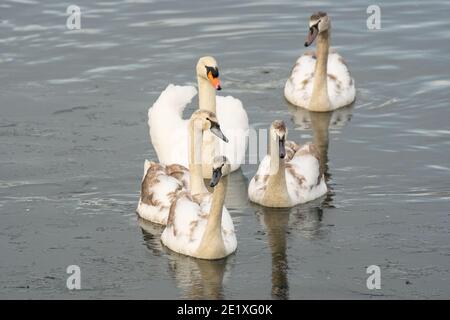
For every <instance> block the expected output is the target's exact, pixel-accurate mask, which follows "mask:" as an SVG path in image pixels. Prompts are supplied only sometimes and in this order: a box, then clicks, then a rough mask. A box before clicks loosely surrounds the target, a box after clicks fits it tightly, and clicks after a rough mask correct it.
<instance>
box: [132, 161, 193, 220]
mask: <svg viewBox="0 0 450 320" xmlns="http://www.w3.org/2000/svg"><path fill="white" fill-rule="evenodd" d="M189 183H190V179H189V171H188V170H187V169H186V168H185V167H183V166H180V165H176V164H175V165H169V166H164V165H160V164H158V163H155V162H150V161H148V160H145V164H144V176H143V178H142V185H141V196H140V198H139V203H138V207H137V209H136V212H137V213H138V215H139V216H140V217H141V218H143V219H145V220H147V221H151V222H154V223H158V224H162V225H165V224H166V223H167V217H168V216H169V208H170V205H171V204H172V202H173V201H175V199H176V196H177V194H178V192H180V191H182V190H188V189H189V188H190V185H189Z"/></svg>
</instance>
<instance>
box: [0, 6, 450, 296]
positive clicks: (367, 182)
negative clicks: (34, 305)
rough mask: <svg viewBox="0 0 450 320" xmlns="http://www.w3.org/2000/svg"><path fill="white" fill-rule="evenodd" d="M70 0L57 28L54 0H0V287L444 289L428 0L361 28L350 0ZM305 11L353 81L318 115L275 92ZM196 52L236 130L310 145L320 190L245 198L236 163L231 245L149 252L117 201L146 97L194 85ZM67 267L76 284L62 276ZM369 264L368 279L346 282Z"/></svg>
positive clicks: (440, 35)
mask: <svg viewBox="0 0 450 320" xmlns="http://www.w3.org/2000/svg"><path fill="white" fill-rule="evenodd" d="M76 2H77V3H76V4H77V5H79V6H80V7H81V10H82V30H79V31H69V30H67V29H66V26H65V24H66V15H65V11H66V8H67V6H68V5H70V4H74V3H68V2H55V1H50V0H47V1H38V0H27V1H24V0H21V1H19V0H7V1H3V2H2V4H0V8H1V10H0V70H1V72H0V111H1V113H0V155H1V156H0V257H1V259H0V298H3V299H5V298H6V299H10V298H18V299H29V298H35V299H36V298H43V299H53V298H63V299H79V298H102V299H107V298H137V299H166V298H168V299H173V298H195V299H197V298H224V299H238V298H241V299H271V298H274V299H278V298H279V299H286V298H289V299H304V298H312V299H318V298H338V299H342V298H343V299H347V298H357V299H371V298H382V299H391V298H392V299H402V298H420V299H422V298H441V299H442V298H447V299H448V298H450V280H449V279H450V274H449V270H450V236H449V226H450V221H449V220H450V219H449V212H450V210H449V209H450V183H449V180H450V152H449V151H450V129H449V119H450V108H449V94H448V92H449V89H450V77H449V74H448V67H447V66H448V65H450V57H449V55H448V52H449V49H450V42H449V38H450V33H449V31H448V30H449V28H450V22H449V20H448V14H447V13H448V12H449V9H450V4H449V3H448V1H443V0H438V1H427V2H423V1H408V2H406V1H401V0H395V1H378V2H377V4H378V5H380V7H381V14H382V16H381V17H382V23H381V30H372V31H371V30H368V29H367V27H366V19H367V17H368V15H367V14H366V8H367V6H368V4H364V3H363V2H361V1H356V0H354V1H346V2H345V3H343V2H342V1H340V2H338V1H306V2H300V1H295V0H283V1H272V0H262V1H256V0H251V1H245V2H243V1H235V0H230V1H220V2H219V1H208V2H207V3H205V2H204V1H199V0H198V1H191V0H190V1H162V0H161V1H156V0H153V1H152V0H140V1H131V0H121V1H119V0H117V1H116V0H108V1H96V2H95V3H93V2H92V1H87V0H77V1H76ZM317 10H325V11H327V12H328V13H329V15H330V16H331V18H332V25H333V29H332V45H333V47H335V48H336V49H337V50H339V52H340V53H341V54H342V55H343V56H344V57H345V59H346V61H347V63H348V64H349V67H350V70H351V72H352V74H353V77H354V78H355V81H356V86H357V100H356V102H355V104H354V105H353V106H351V107H350V108H345V109H342V110H339V111H338V112H335V113H333V114H312V113H309V112H306V111H304V110H301V109H297V108H295V107H292V106H289V105H288V104H287V103H286V101H285V100H284V98H283V94H282V92H283V86H284V82H285V81H286V79H287V77H288V75H289V71H290V69H291V67H292V65H293V63H294V61H295V60H296V59H297V57H298V56H299V55H300V54H302V53H303V52H304V51H305V49H304V48H303V47H302V46H303V42H304V38H305V36H306V31H307V21H308V17H309V15H310V14H311V13H312V12H314V11H317ZM206 54H212V55H214V56H215V57H216V58H217V60H218V61H219V65H220V68H221V78H222V82H223V91H222V92H221V94H223V95H233V96H235V97H238V98H239V99H241V100H242V102H243V104H244V106H245V108H246V110H247V112H248V114H249V118H250V122H251V124H252V125H253V127H254V128H256V129H259V128H268V126H269V125H270V123H271V122H272V121H273V120H274V119H282V120H285V121H286V123H287V124H288V127H289V129H290V133H289V137H290V138H291V139H293V140H296V141H299V142H306V141H309V140H312V141H314V142H315V143H317V144H318V145H319V147H320V150H321V153H322V156H323V158H324V159H327V163H324V164H323V165H324V170H326V174H327V181H328V184H329V187H330V192H329V194H328V195H327V196H326V197H324V198H322V199H318V200H316V201H313V202H311V203H308V204H305V205H301V206H298V207H295V208H292V209H289V210H271V209H265V208H262V207H259V206H257V205H253V204H250V203H249V202H248V200H247V197H246V189H247V185H248V181H249V179H251V177H252V176H253V175H254V173H255V171H256V165H245V166H243V167H242V170H241V171H240V172H237V173H235V174H233V175H232V176H231V183H230V186H232V188H231V190H229V191H230V192H229V194H228V196H227V207H228V209H229V211H230V213H231V215H232V217H233V220H234V223H235V227H236V231H237V237H238V243H239V244H238V251H237V252H236V254H234V255H232V256H230V257H229V258H228V259H226V260H222V261H216V262H208V261H198V260H195V259H191V258H187V257H183V256H180V255H178V254H174V253H171V252H169V251H168V250H166V249H164V248H163V247H162V246H161V244H160V242H159V234H160V232H161V228H159V227H157V226H155V225H152V224H148V223H145V222H143V221H139V220H138V219H137V216H136V214H135V208H136V205H137V201H138V197H139V190H140V179H141V176H142V172H143V163H144V159H146V158H147V159H153V160H155V159H156V156H155V152H154V150H153V149H152V147H151V145H150V142H149V136H148V127H147V110H148V107H149V106H151V104H152V103H153V102H154V101H155V100H156V99H157V97H158V95H159V93H160V92H161V91H162V90H164V88H165V87H166V86H167V84H169V83H176V84H195V74H194V72H195V64H196V61H197V59H198V58H199V57H200V56H203V55H206ZM195 105H196V104H195V103H193V104H192V105H190V106H189V108H188V110H187V113H190V112H192V110H194V109H195ZM71 264H76V265H79V266H80V268H81V271H82V283H81V286H82V290H79V291H69V290H68V289H67V288H66V278H67V276H68V275H67V274H66V273H65V270H66V267H67V266H68V265H71ZM373 264H375V265H378V266H380V268H381V270H382V284H381V285H382V289H381V290H375V291H371V290H368V289H367V288H366V277H367V276H368V275H367V274H366V273H365V270H366V267H367V266H369V265H373Z"/></svg>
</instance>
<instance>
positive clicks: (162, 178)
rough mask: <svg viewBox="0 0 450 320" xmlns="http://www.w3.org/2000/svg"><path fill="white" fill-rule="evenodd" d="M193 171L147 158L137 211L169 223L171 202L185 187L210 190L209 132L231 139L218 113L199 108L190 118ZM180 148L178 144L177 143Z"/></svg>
mask: <svg viewBox="0 0 450 320" xmlns="http://www.w3.org/2000/svg"><path fill="white" fill-rule="evenodd" d="M188 127H189V130H188V131H189V136H188V137H186V144H189V149H190V150H189V154H190V155H191V156H190V157H189V170H188V169H187V168H186V167H184V166H182V165H179V164H171V165H163V164H159V163H155V162H150V161H148V160H146V161H145V165H144V177H143V179H142V185H141V196H140V199H139V204H138V207H137V210H136V212H137V213H138V214H139V216H140V217H141V218H143V219H145V220H148V221H151V222H154V223H159V224H162V225H165V224H166V223H167V217H168V216H169V208H170V205H171V204H172V203H173V202H174V201H175V199H176V197H177V195H178V193H179V192H181V191H182V190H192V191H193V192H194V193H202V192H208V191H207V189H206V188H205V185H204V182H203V177H202V169H201V168H202V164H201V159H200V155H199V154H200V153H201V147H202V139H203V135H204V133H205V132H212V133H213V134H214V135H216V136H218V137H219V138H221V139H222V140H224V141H227V138H226V137H225V136H224V135H223V133H222V131H221V130H220V126H219V124H218V122H217V118H216V115H215V114H214V113H212V112H209V111H204V110H198V111H196V112H194V113H193V114H192V116H191V119H190V120H189V126H188ZM173 147H174V148H176V146H173Z"/></svg>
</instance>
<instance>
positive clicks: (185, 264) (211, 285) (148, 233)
mask: <svg viewBox="0 0 450 320" xmlns="http://www.w3.org/2000/svg"><path fill="white" fill-rule="evenodd" d="M138 223H139V226H140V227H141V230H142V234H143V237H144V241H145V243H146V246H147V247H148V248H149V249H150V251H151V252H152V253H153V254H154V255H155V256H160V255H162V254H163V253H167V257H168V268H167V270H168V273H169V274H170V275H171V277H172V278H173V279H175V282H176V285H177V287H178V288H179V289H180V290H181V298H183V299H224V298H225V296H224V292H223V283H224V280H226V278H227V277H228V274H229V273H230V268H231V264H232V261H233V259H234V256H229V257H227V258H225V259H221V260H201V259H195V258H191V257H188V256H184V255H181V254H178V253H175V252H172V251H170V250H169V249H167V248H165V247H164V246H163V245H162V243H161V241H160V235H161V232H162V230H163V229H164V227H163V226H160V225H157V224H154V223H151V222H148V221H145V220H143V219H141V218H139V219H138Z"/></svg>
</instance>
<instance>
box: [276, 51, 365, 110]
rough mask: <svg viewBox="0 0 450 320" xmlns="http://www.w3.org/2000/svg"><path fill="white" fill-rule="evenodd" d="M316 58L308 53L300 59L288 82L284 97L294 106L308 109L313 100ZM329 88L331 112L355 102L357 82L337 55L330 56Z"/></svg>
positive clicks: (331, 54) (333, 53)
mask: <svg viewBox="0 0 450 320" xmlns="http://www.w3.org/2000/svg"><path fill="white" fill-rule="evenodd" d="M315 66H316V56H315V55H314V54H312V53H306V54H304V55H302V56H301V57H300V58H298V60H297V62H296V63H295V65H294V67H293V68H292V72H291V75H290V77H289V79H288V80H287V81H286V85H285V87H284V95H285V97H286V99H287V100H288V101H289V102H290V103H292V104H293V105H296V106H299V107H303V108H307V107H308V104H309V101H310V100H311V96H312V92H313V82H314V68H315ZM327 68H328V70H327V74H328V75H327V87H328V98H329V100H330V106H331V109H330V110H335V109H337V108H340V107H343V106H346V105H349V104H350V103H352V102H353V100H355V94H356V91H355V81H354V80H353V78H352V77H351V75H350V71H349V70H348V67H347V65H346V64H345V62H344V59H343V58H342V57H341V56H340V55H339V54H338V53H337V52H332V53H330V54H329V55H328V65H327Z"/></svg>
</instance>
